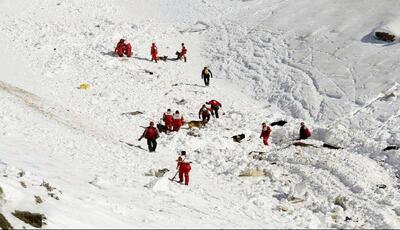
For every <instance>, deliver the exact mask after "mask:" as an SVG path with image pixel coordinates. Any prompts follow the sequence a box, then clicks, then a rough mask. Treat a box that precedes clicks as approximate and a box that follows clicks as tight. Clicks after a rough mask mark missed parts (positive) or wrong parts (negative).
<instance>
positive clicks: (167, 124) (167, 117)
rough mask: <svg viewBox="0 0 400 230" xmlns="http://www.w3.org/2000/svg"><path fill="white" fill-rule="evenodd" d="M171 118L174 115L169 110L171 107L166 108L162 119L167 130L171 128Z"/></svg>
mask: <svg viewBox="0 0 400 230" xmlns="http://www.w3.org/2000/svg"><path fill="white" fill-rule="evenodd" d="M173 120H174V117H173V115H172V111H171V109H168V110H167V112H166V113H164V114H163V121H164V124H165V127H167V129H168V130H169V131H172V130H173V126H172V121H173Z"/></svg>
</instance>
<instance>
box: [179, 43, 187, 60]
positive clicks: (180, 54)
mask: <svg viewBox="0 0 400 230" xmlns="http://www.w3.org/2000/svg"><path fill="white" fill-rule="evenodd" d="M186 53H187V49H186V47H185V44H184V43H182V49H181V52H180V53H179V55H178V59H180V60H182V57H183V60H184V61H185V62H186Z"/></svg>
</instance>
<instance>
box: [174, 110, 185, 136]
mask: <svg viewBox="0 0 400 230" xmlns="http://www.w3.org/2000/svg"><path fill="white" fill-rule="evenodd" d="M184 123H185V120H184V119H183V116H182V115H181V114H180V113H179V111H178V110H176V111H175V113H174V114H173V115H172V127H173V131H176V132H178V131H179V129H180V128H181V126H182V125H183V124H184Z"/></svg>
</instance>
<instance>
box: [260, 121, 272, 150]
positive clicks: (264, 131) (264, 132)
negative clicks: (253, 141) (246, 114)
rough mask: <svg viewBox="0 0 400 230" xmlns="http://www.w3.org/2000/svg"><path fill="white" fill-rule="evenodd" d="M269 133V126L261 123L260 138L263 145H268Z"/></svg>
mask: <svg viewBox="0 0 400 230" xmlns="http://www.w3.org/2000/svg"><path fill="white" fill-rule="evenodd" d="M270 134H271V127H269V126H267V124H265V123H262V130H261V135H260V138H262V139H263V143H264V145H268V138H269V135H270Z"/></svg>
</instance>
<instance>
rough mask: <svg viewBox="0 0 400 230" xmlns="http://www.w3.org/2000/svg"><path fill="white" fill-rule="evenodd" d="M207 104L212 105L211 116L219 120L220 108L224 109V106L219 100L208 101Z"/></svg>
mask: <svg viewBox="0 0 400 230" xmlns="http://www.w3.org/2000/svg"><path fill="white" fill-rule="evenodd" d="M206 104H207V105H211V109H212V110H211V115H212V116H213V117H214V114H215V117H216V118H219V114H218V110H219V108H222V104H221V103H220V102H219V101H217V100H211V101H208V102H206Z"/></svg>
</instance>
